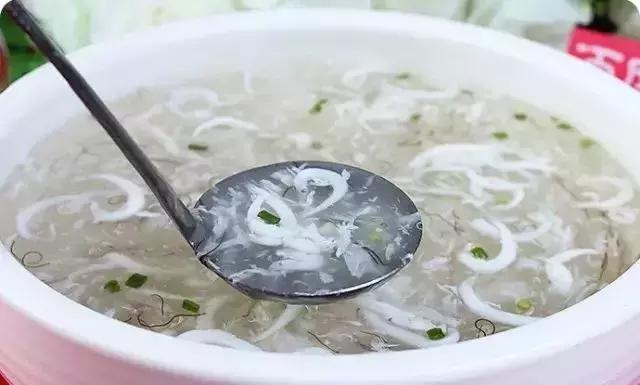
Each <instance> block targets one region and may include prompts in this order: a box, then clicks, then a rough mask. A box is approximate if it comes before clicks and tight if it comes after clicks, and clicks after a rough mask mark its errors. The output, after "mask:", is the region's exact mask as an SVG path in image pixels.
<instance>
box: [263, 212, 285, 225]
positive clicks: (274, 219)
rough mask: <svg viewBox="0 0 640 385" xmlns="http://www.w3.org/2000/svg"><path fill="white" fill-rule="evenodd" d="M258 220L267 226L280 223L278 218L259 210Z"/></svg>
mask: <svg viewBox="0 0 640 385" xmlns="http://www.w3.org/2000/svg"><path fill="white" fill-rule="evenodd" d="M258 218H260V219H262V221H263V222H264V223H266V224H268V225H277V224H278V223H280V217H279V216H277V215H275V214H272V213H270V212H268V211H267V210H260V212H259V213H258Z"/></svg>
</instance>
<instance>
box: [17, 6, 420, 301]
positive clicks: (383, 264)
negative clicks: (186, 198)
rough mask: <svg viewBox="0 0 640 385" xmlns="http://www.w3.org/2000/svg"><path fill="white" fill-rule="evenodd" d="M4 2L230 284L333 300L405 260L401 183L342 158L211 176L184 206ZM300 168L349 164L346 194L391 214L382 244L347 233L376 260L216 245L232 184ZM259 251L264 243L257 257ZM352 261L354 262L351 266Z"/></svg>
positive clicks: (379, 279)
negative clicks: (362, 266)
mask: <svg viewBox="0 0 640 385" xmlns="http://www.w3.org/2000/svg"><path fill="white" fill-rule="evenodd" d="M5 10H6V11H7V12H8V14H9V15H10V17H11V18H12V19H13V20H14V21H15V22H16V24H17V25H18V26H20V28H22V29H23V30H24V31H25V32H26V33H27V34H28V35H29V36H30V37H31V39H32V40H33V42H34V44H35V45H36V46H37V47H38V49H39V50H40V51H41V52H42V53H43V54H44V55H45V56H46V57H47V58H48V59H49V61H50V62H51V63H52V64H53V65H54V67H55V68H56V69H57V70H58V72H59V73H60V74H61V75H62V76H63V77H64V78H65V80H66V81H67V83H68V84H69V86H70V87H71V88H72V89H73V91H74V92H75V93H76V94H77V96H78V97H79V98H80V99H81V100H82V102H83V103H84V105H85V106H86V107H87V108H88V109H89V111H90V112H91V114H92V115H93V116H94V118H95V119H96V120H97V121H98V122H99V123H100V125H102V127H103V128H104V129H105V130H106V131H107V133H108V134H109V136H110V137H111V138H112V139H113V141H114V142H115V144H116V145H117V146H118V148H119V149H120V150H121V151H122V153H123V154H124V155H125V157H126V158H127V159H128V160H129V162H130V163H131V164H132V165H133V167H134V168H135V169H136V170H137V172H138V173H139V174H140V176H141V177H142V179H143V180H144V181H145V183H146V184H147V186H148V187H149V189H150V190H151V191H152V192H153V194H154V195H155V196H156V198H157V199H158V201H159V202H160V204H161V205H162V208H163V209H164V211H165V212H166V213H167V214H168V215H169V217H170V218H171V219H172V220H173V222H174V223H175V225H176V226H177V227H178V230H179V231H180V233H181V234H182V236H183V237H184V239H186V240H187V242H188V243H189V245H191V247H192V248H193V250H194V252H195V254H196V257H197V258H198V259H199V260H200V262H201V263H202V264H203V265H205V266H206V267H207V268H209V269H210V270H212V271H214V272H215V273H216V274H217V275H218V276H220V277H221V278H223V279H224V280H225V281H226V282H228V283H229V284H230V285H231V286H233V287H234V288H236V289H238V290H240V291H241V292H243V293H245V294H246V295H248V296H250V297H252V298H256V299H270V300H276V301H281V302H286V303H297V304H300V303H304V304H316V303H325V302H332V301H335V300H339V299H345V298H349V297H352V296H355V295H357V294H359V293H362V292H365V291H367V290H370V289H372V288H374V287H376V286H378V285H380V284H382V283H384V282H385V281H387V280H388V279H389V278H391V277H392V276H393V275H394V274H396V273H397V272H398V271H400V270H401V269H402V268H403V267H404V266H406V265H407V264H408V263H409V261H410V260H411V256H412V255H413V253H415V251H416V249H417V248H418V245H419V244H420V239H421V236H422V231H421V223H420V220H419V215H418V214H417V208H416V206H415V205H414V203H413V202H412V201H411V199H410V198H409V197H408V196H407V195H406V194H405V193H404V192H403V191H402V190H400V189H399V188H398V187H396V186H395V185H394V184H392V183H391V182H389V181H387V180H386V179H384V178H382V177H380V176H378V175H375V174H373V173H371V172H368V171H366V170H362V169H359V168H356V167H352V166H348V165H344V164H337V163H330V162H316V161H308V162H307V161H293V162H285V163H278V164H272V165H267V166H263V167H258V168H254V169H250V170H247V171H244V172H240V173H238V174H235V175H232V176H230V177H228V178H226V179H224V180H223V181H221V182H219V183H217V184H216V185H215V186H214V187H213V188H212V189H210V190H208V191H207V192H205V193H204V194H203V195H202V197H201V198H200V200H199V201H198V202H197V203H196V205H195V207H194V209H193V210H189V209H188V208H187V207H186V206H185V205H184V203H183V202H182V201H180V199H179V198H178V197H177V196H176V193H175V192H174V190H173V189H172V187H171V186H170V185H169V183H168V182H167V181H166V180H165V178H164V177H163V176H162V175H160V173H159V171H158V169H157V168H156V167H155V166H154V165H153V163H152V162H151V161H150V160H149V158H148V157H147V156H146V155H145V154H144V153H143V152H142V150H141V149H140V147H139V146H138V145H137V144H136V143H135V141H134V140H133V139H132V138H131V137H130V136H129V134H128V133H127V131H126V130H125V129H124V128H123V127H122V125H121V124H120V122H119V121H118V120H117V119H116V117H115V116H114V115H113V113H111V111H110V110H109V109H108V108H107V106H106V105H105V103H104V102H103V101H102V100H101V99H100V98H99V97H98V95H97V94H96V93H95V91H94V90H93V89H92V88H91V87H90V86H89V84H88V83H87V82H86V80H85V79H84V78H83V77H82V75H80V73H79V72H78V71H77V70H76V69H75V67H74V66H73V65H72V64H71V63H70V62H69V61H68V60H67V59H66V57H65V55H64V53H63V52H62V51H61V50H60V49H59V48H58V47H57V45H56V44H55V43H54V42H53V41H52V40H51V39H50V38H49V37H48V36H47V34H46V33H45V32H44V31H43V29H42V28H41V26H40V25H39V22H38V21H37V20H36V19H35V18H34V17H33V15H31V13H30V12H29V11H28V10H27V9H26V8H25V6H24V5H23V4H22V2H21V1H20V0H13V1H11V2H9V3H8V4H7V5H6V7H5ZM302 168H316V169H322V170H330V171H334V172H336V173H338V174H340V173H344V172H347V173H348V174H349V179H348V184H349V188H350V190H351V191H352V195H351V196H352V197H355V198H356V199H357V201H358V203H359V202H362V205H368V204H371V202H376V205H377V207H379V208H380V209H381V210H383V211H384V210H386V211H387V214H388V216H387V219H389V215H391V216H392V218H390V222H392V223H394V224H396V225H397V226H399V231H397V234H394V238H393V239H386V240H384V243H385V244H383V245H377V246H375V245H374V246H375V247H374V246H372V245H369V243H371V242H369V241H368V240H367V239H365V238H366V234H362V233H358V237H357V238H356V239H353V240H352V241H353V244H354V245H355V246H354V247H359V248H361V249H360V250H356V251H357V252H360V254H362V253H363V252H366V253H367V255H368V256H369V257H370V258H371V261H372V263H373V265H374V266H373V268H371V269H369V270H368V271H367V273H366V274H360V276H357V274H356V275H355V276H354V274H353V273H352V272H350V269H353V268H354V267H353V266H351V267H349V266H347V264H346V262H344V261H342V262H341V260H340V259H339V258H337V257H336V254H334V255H333V256H331V257H330V258H329V259H330V261H331V263H333V271H332V275H331V276H329V277H328V276H327V274H324V275H323V274H322V273H323V272H321V271H289V272H286V273H278V274H271V273H270V271H269V269H268V267H269V264H270V263H272V262H273V261H272V260H270V258H271V257H273V255H272V254H274V253H275V251H274V252H272V253H271V254H270V253H269V249H268V248H267V249H266V250H265V249H264V248H263V249H261V250H257V251H256V250H244V249H242V248H238V247H228V248H225V247H221V245H222V244H223V243H224V242H225V236H226V235H227V232H223V233H222V234H221V231H220V223H219V219H220V218H219V216H218V215H217V214H216V212H219V210H218V209H219V207H218V206H217V205H219V204H220V202H227V201H229V200H230V199H232V195H233V194H234V192H235V191H236V190H237V189H238V188H239V187H241V186H244V185H247V184H259V183H260V182H261V181H265V180H266V181H269V182H272V183H277V181H276V180H275V179H274V178H273V175H274V173H277V172H279V171H283V170H285V171H286V170H291V169H302ZM334 211H335V210H334ZM239 212H240V213H245V212H246V211H239ZM389 213H390V214H389ZM241 216H242V215H241ZM408 217H413V218H414V220H413V221H412V222H411V223H410V224H408V225H406V224H404V225H403V223H402V222H403V218H408ZM243 218H244V217H243ZM357 219H358V218H354V219H353V220H357ZM352 225H353V223H352ZM377 241H378V242H379V241H380V240H377ZM258 251H262V256H261V257H260V256H259V255H258ZM265 251H266V254H265ZM272 251H273V250H272ZM265 255H266V257H265ZM355 268H359V267H358V266H355ZM253 271H260V272H261V274H252V272H253ZM247 272H249V274H247Z"/></svg>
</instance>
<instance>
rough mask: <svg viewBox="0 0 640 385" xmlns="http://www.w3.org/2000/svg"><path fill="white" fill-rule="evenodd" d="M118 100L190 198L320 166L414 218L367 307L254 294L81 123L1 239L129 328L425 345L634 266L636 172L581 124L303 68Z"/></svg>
mask: <svg viewBox="0 0 640 385" xmlns="http://www.w3.org/2000/svg"><path fill="white" fill-rule="evenodd" d="M283 73H284V72H283ZM112 106H113V109H114V111H115V112H116V113H117V115H118V116H119V117H120V118H121V119H122V121H123V123H124V125H125V127H127V129H128V130H129V131H130V133H131V134H132V135H133V136H134V138H135V139H136V140H137V141H138V143H140V144H141V146H142V147H143V148H144V150H145V151H146V152H147V154H148V155H149V156H150V157H151V159H152V160H153V161H154V163H155V164H156V165H157V166H158V168H159V169H160V170H161V172H162V173H163V174H164V175H166V176H167V177H168V178H169V180H170V182H171V183H172V185H173V186H174V188H175V189H176V191H177V192H178V193H179V195H180V196H181V197H182V199H183V200H184V201H185V203H187V204H189V205H192V204H193V203H194V202H195V201H196V200H197V199H198V198H199V197H200V195H201V194H202V193H203V192H204V191H206V190H207V189H208V188H210V187H211V186H213V185H215V183H216V182H218V181H220V180H222V179H224V178H226V177H227V176H229V175H231V174H234V173H237V172H239V171H242V170H245V169H248V168H252V167H256V166H259V165H264V164H270V163H276V162H283V161H287V160H298V159H309V160H326V161H332V162H339V163H346V164H351V165H354V166H357V167H361V168H364V169H367V170H370V171H372V172H374V173H377V174H379V175H381V176H384V177H385V178H387V179H389V180H391V181H392V182H394V183H396V184H397V185H398V186H400V187H401V188H402V189H403V190H404V191H405V192H407V194H409V196H411V198H412V199H413V200H414V202H415V203H416V205H417V206H418V208H419V210H420V214H421V218H422V224H423V240H422V244H421V246H420V248H419V250H418V252H417V253H416V255H415V257H414V259H413V261H412V262H411V263H410V265H409V266H407V267H406V268H405V269H404V270H403V271H402V272H401V273H400V274H399V275H398V276H396V277H395V278H394V279H392V280H391V281H390V282H389V283H387V284H386V285H384V286H382V287H381V288H379V289H377V290H376V291H375V292H373V293H371V294H367V295H364V296H361V297H359V298H357V299H355V300H350V301H345V302H339V303H334V304H330V305H321V306H285V305H283V304H280V303H273V302H266V301H253V300H251V299H248V298H247V297H245V296H243V295H242V294H240V293H238V292H235V291H234V290H233V289H231V288H230V287H229V286H228V285H227V284H226V283H224V282H223V281H222V280H221V279H219V278H217V277H216V276H215V275H213V274H212V273H211V272H209V271H208V270H207V269H206V268H204V267H203V266H201V265H200V263H199V262H198V261H197V259H196V258H195V257H194V256H193V252H192V250H191V249H190V247H189V246H188V245H187V244H186V243H185V241H184V240H183V239H182V238H181V237H180V235H179V233H178V231H177V230H176V229H175V228H174V226H173V225H172V224H171V223H170V222H169V221H168V219H167V218H166V216H165V215H164V214H163V213H162V210H161V208H160V207H159V205H158V203H157V202H156V200H155V199H154V197H153V196H152V195H151V193H150V192H149V191H148V190H147V188H146V187H145V186H144V184H143V183H142V181H141V179H140V178H139V177H138V176H137V174H136V173H135V171H134V170H133V169H132V167H131V166H130V165H129V164H128V162H127V161H126V159H125V158H124V157H123V156H122V155H121V153H120V152H119V151H118V149H117V148H116V147H115V145H114V144H113V143H112V141H111V140H110V139H109V138H108V137H107V135H106V134H105V133H104V132H103V130H102V128H101V127H99V126H98V124H97V123H95V122H94V121H93V120H92V119H91V117H89V116H88V115H86V114H85V115H83V116H79V117H77V118H75V119H73V120H72V121H70V122H69V123H68V124H66V125H65V126H64V127H62V128H60V129H59V130H57V131H56V132H55V134H53V135H51V136H50V137H48V138H47V139H46V140H45V141H43V142H42V143H39V144H37V145H36V146H35V147H34V148H33V151H32V153H31V156H30V158H29V159H28V161H26V162H25V164H23V165H22V166H20V167H18V168H16V170H14V172H13V173H12V175H11V176H10V177H9V178H8V179H7V181H6V182H5V183H4V187H3V189H2V191H1V195H0V196H1V197H2V201H3V202H4V204H3V205H2V208H1V209H0V210H1V212H2V215H3V217H4V218H16V221H15V223H12V222H11V221H2V222H1V223H0V234H1V235H2V239H3V240H4V242H5V244H6V245H11V249H12V252H13V253H14V254H15V256H16V258H17V259H18V260H20V261H21V262H22V263H23V264H24V265H25V267H26V268H27V269H29V270H30V271H31V272H32V273H33V274H34V275H35V276H36V277H38V278H39V279H40V280H42V281H43V282H45V283H46V284H48V285H49V286H51V287H52V288H53V289H55V290H57V291H58V292H60V293H62V294H64V295H66V296H68V297H69V298H71V299H73V300H75V301H77V302H78V303H80V304H82V305H84V306H87V307H89V308H91V309H94V310H96V311H98V312H100V313H103V314H105V315H106V316H108V317H111V318H113V319H116V320H119V321H121V322H127V323H129V324H131V325H135V326H139V327H143V328H147V329H150V330H153V331H155V332H160V333H165V334H168V335H175V336H178V335H181V334H182V337H183V338H189V339H193V340H196V341H201V342H206V343H215V344H218V345H222V346H229V347H233V348H238V349H261V350H265V351H275V352H292V351H299V352H305V353H315V354H322V353H328V354H332V353H360V352H366V351H388V350H402V349H409V348H428V347H431V346H437V345H441V344H446V343H455V342H457V341H459V340H465V339H472V338H477V337H483V336H485V335H489V334H492V333H494V332H500V331H503V330H506V329H508V328H511V327H514V326H519V325H523V324H526V323H529V322H535V320H536V319H537V317H545V316H548V315H551V314H553V313H555V312H558V311H560V310H562V309H565V308H566V307H568V306H571V305H572V304H574V303H576V302H579V301H580V300H582V299H584V298H586V297H588V296H590V295H591V294H593V293H594V292H596V291H598V290H599V289H601V288H602V287H604V286H606V285H607V284H608V283H610V282H611V281H613V280H614V279H615V278H617V277H618V276H619V275H620V274H621V273H622V272H623V271H625V270H626V269H627V268H628V267H629V266H630V265H631V264H632V263H633V262H634V261H635V260H636V255H637V253H638V242H637V239H640V238H639V237H638V236H639V235H640V234H638V227H637V226H636V219H637V214H638V209H637V207H639V205H638V199H637V197H635V195H634V193H635V186H634V185H633V184H632V181H631V179H630V177H629V175H628V174H627V173H626V172H625V171H624V170H623V169H622V168H621V167H620V166H619V165H618V164H617V163H616V162H615V161H614V160H613V159H612V158H611V157H610V156H609V155H608V154H607V153H606V152H605V151H604V150H603V149H602V148H601V147H600V146H599V145H598V144H597V143H594V142H593V141H592V140H591V139H589V138H586V137H583V136H582V135H581V134H580V132H579V127H578V128H576V127H573V126H572V125H571V124H570V122H566V121H564V120H562V119H560V118H556V117H552V116H548V115H547V114H545V113H544V112H542V111H539V110H537V109H535V108H533V107H531V106H528V105H525V104H523V103H520V102H519V101H517V100H514V99H512V98H508V97H503V96H496V95H492V94H490V93H487V92H484V91H468V90H455V89H444V90H442V89H434V88H431V87H429V85H428V81H426V80H425V79H421V78H419V77H418V76H416V75H414V74H410V73H403V72H401V71H398V72H394V73H385V72H375V71H366V70H360V69H356V70H353V71H349V72H346V73H339V72H336V71H332V70H324V71H319V70H317V69H315V70H313V71H308V72H305V73H299V72H297V73H293V72H290V73H287V74H284V75H279V76H272V75H268V76H267V75H265V74H263V75H261V74H254V75H251V74H246V73H229V74H224V75H220V76H216V77H214V78H212V79H207V80H198V81H193V82H192V83H190V84H177V85H174V86H163V87H153V88H144V89H139V90H137V91H136V92H135V93H133V94H131V95H129V96H127V97H126V98H123V99H122V100H119V101H116V102H114V103H112ZM141 194H143V200H142V202H141V203H140V196H141ZM136 198H137V199H138V201H137V203H136V201H135V199H136ZM372 241H375V239H372ZM380 242H387V240H384V239H381V240H380ZM132 275H133V276H134V277H132ZM144 277H146V280H145V279H144ZM135 286H138V287H135ZM193 330H202V331H203V332H193ZM185 332H190V333H187V334H183V333H185Z"/></svg>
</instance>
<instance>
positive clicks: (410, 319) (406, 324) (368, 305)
mask: <svg viewBox="0 0 640 385" xmlns="http://www.w3.org/2000/svg"><path fill="white" fill-rule="evenodd" d="M356 303H357V304H358V305H360V306H361V307H362V308H364V309H366V310H369V311H372V312H374V313H376V314H378V315H380V316H382V317H384V319H386V320H387V321H388V322H390V323H392V324H395V325H397V326H400V327H402V328H405V329H409V330H414V331H419V332H424V331H426V330H429V329H431V328H434V327H435V325H434V323H433V322H431V320H428V319H426V318H425V317H422V316H420V315H417V314H412V313H410V312H408V311H405V310H402V309H399V308H397V307H395V306H393V305H391V304H388V303H384V302H381V301H377V300H375V299H374V298H372V297H371V296H369V295H366V296H362V297H361V298H360V299H358V300H356Z"/></svg>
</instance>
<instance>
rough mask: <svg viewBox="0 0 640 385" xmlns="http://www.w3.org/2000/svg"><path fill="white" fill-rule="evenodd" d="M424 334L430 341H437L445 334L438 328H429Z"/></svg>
mask: <svg viewBox="0 0 640 385" xmlns="http://www.w3.org/2000/svg"><path fill="white" fill-rule="evenodd" d="M425 334H426V335H427V338H429V339H430V340H431V341H438V340H441V339H443V338H444V337H446V336H447V335H446V334H444V331H442V329H440V328H433V329H429V330H427V332H426V333H425Z"/></svg>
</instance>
